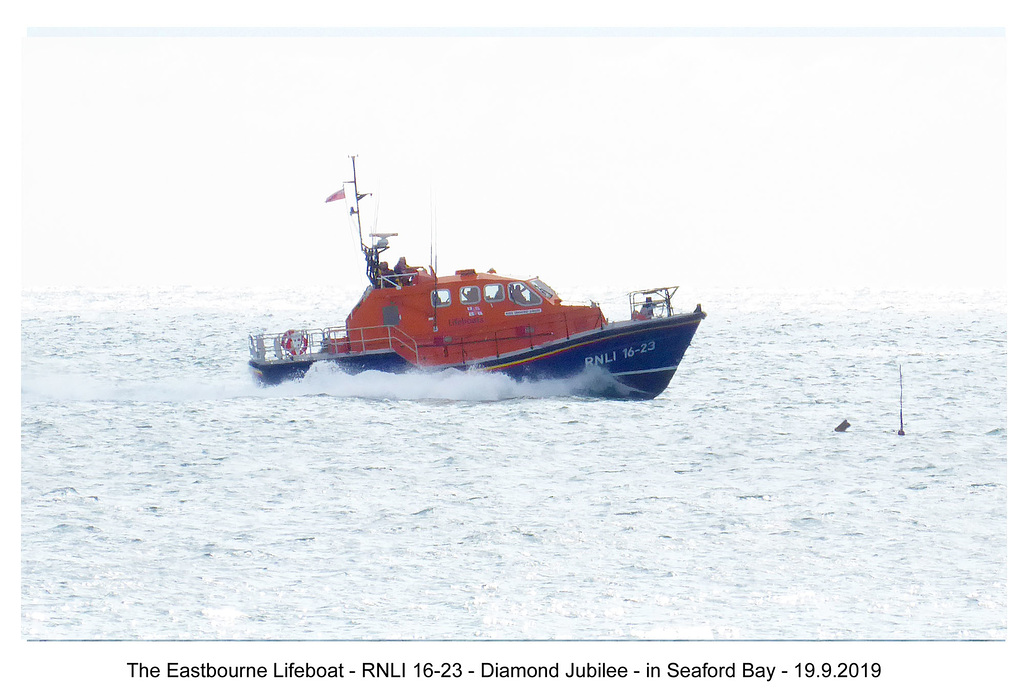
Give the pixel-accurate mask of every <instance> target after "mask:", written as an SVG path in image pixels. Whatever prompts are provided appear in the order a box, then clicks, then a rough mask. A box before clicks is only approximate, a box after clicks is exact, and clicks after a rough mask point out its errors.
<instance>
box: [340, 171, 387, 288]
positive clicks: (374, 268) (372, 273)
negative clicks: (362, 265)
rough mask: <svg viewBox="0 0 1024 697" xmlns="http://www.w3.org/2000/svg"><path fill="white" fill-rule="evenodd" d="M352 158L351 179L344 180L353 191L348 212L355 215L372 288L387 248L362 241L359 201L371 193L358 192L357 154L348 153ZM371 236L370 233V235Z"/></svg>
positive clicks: (377, 283)
mask: <svg viewBox="0 0 1024 697" xmlns="http://www.w3.org/2000/svg"><path fill="white" fill-rule="evenodd" d="M348 157H349V159H350V160H352V181H351V182H345V183H346V184H352V188H353V190H354V192H355V199H356V200H355V205H354V206H352V207H350V208H349V209H348V214H349V215H350V216H351V215H354V216H355V217H356V226H357V227H358V228H359V247H360V248H361V249H362V250H363V256H364V257H365V258H366V277H367V278H369V279H370V283H371V284H373V287H374V288H377V287H379V286H380V253H381V251H382V250H383V249H386V248H387V244H386V243H385V244H384V245H383V246H380V245H367V244H366V242H364V241H363V219H362V216H361V215H360V214H359V201H360V200H362V198H363V197H364V196H370V195H371V194H368V193H367V194H361V193H359V183H358V180H357V178H356V157H358V155H349V156H348ZM371 237H372V235H371Z"/></svg>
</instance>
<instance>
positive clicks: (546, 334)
mask: <svg viewBox="0 0 1024 697" xmlns="http://www.w3.org/2000/svg"><path fill="white" fill-rule="evenodd" d="M602 320H603V318H602V317H601V316H600V315H598V316H596V317H594V318H593V322H592V323H591V322H587V323H586V325H585V326H581V324H580V321H579V319H577V320H575V321H574V322H573V324H572V325H571V326H570V323H569V315H568V314H567V313H564V312H562V313H558V314H553V315H550V316H547V317H545V318H544V320H543V321H539V322H538V321H533V322H530V323H528V324H522V325H519V326H515V327H503V328H501V329H497V330H490V331H482V332H477V333H474V334H468V335H464V336H457V337H450V338H449V337H444V338H443V337H440V336H439V337H436V338H435V339H434V341H433V342H432V343H427V344H420V343H417V342H416V340H415V339H414V338H413V337H412V336H410V335H409V334H408V333H406V332H405V331H403V330H402V329H400V328H398V327H397V326H389V325H377V326H373V327H358V328H355V329H349V328H346V327H327V328H325V329H306V330H289V331H286V332H280V333H277V334H250V335H249V353H250V355H251V356H252V357H253V358H254V359H256V360H258V361H269V362H281V363H285V362H291V361H296V360H309V359H311V358H312V359H322V358H324V357H326V356H330V355H339V354H361V353H369V352H373V351H384V350H390V351H394V352H396V353H398V354H400V355H401V356H402V357H403V358H405V359H406V360H408V361H409V362H410V363H412V364H414V365H417V366H420V365H423V358H424V356H423V352H424V350H427V351H428V355H429V351H430V350H437V349H442V348H447V349H453V350H458V351H459V352H460V353H462V355H463V359H464V360H468V357H469V353H467V348H469V347H471V346H473V345H474V344H482V343H493V346H494V355H495V356H499V357H500V356H501V355H502V354H503V353H508V352H511V351H517V350H520V349H521V348H526V347H527V346H528V347H529V348H533V347H535V346H536V345H538V344H544V343H547V342H548V341H551V340H552V339H553V338H556V337H559V336H563V335H564V336H565V337H566V338H569V337H571V336H573V335H574V334H579V333H580V332H586V331H594V330H600V329H603V328H604V326H605V325H604V322H603V321H602ZM288 339H290V343H289V342H288V341H287V340H288ZM509 344H513V345H512V346H509ZM515 344H518V345H515ZM289 347H290V350H289ZM506 347H507V348H506Z"/></svg>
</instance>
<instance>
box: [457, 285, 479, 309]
mask: <svg viewBox="0 0 1024 697" xmlns="http://www.w3.org/2000/svg"><path fill="white" fill-rule="evenodd" d="M459 301H460V302H461V303H462V304H463V305H476V304H477V303H478V302H480V289H479V288H477V287H476V286H463V287H462V288H459Z"/></svg>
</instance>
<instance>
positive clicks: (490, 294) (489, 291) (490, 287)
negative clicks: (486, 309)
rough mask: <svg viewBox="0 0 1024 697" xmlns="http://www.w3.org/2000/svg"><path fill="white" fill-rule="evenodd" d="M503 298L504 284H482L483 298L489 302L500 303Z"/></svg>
mask: <svg viewBox="0 0 1024 697" xmlns="http://www.w3.org/2000/svg"><path fill="white" fill-rule="evenodd" d="M504 299H505V286H503V285H501V284H500V283H488V284H487V285H486V286H484V300H486V301H487V302H489V303H500V302H501V301H502V300H504Z"/></svg>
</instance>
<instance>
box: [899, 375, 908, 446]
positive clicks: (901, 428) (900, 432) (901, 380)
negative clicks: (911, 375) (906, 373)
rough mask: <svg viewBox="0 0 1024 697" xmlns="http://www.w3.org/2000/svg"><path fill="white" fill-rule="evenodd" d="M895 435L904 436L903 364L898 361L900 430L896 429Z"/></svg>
mask: <svg viewBox="0 0 1024 697" xmlns="http://www.w3.org/2000/svg"><path fill="white" fill-rule="evenodd" d="M896 435H897V436H905V435H907V434H906V433H904V432H903V364H902V363H900V430H898V431H896Z"/></svg>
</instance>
